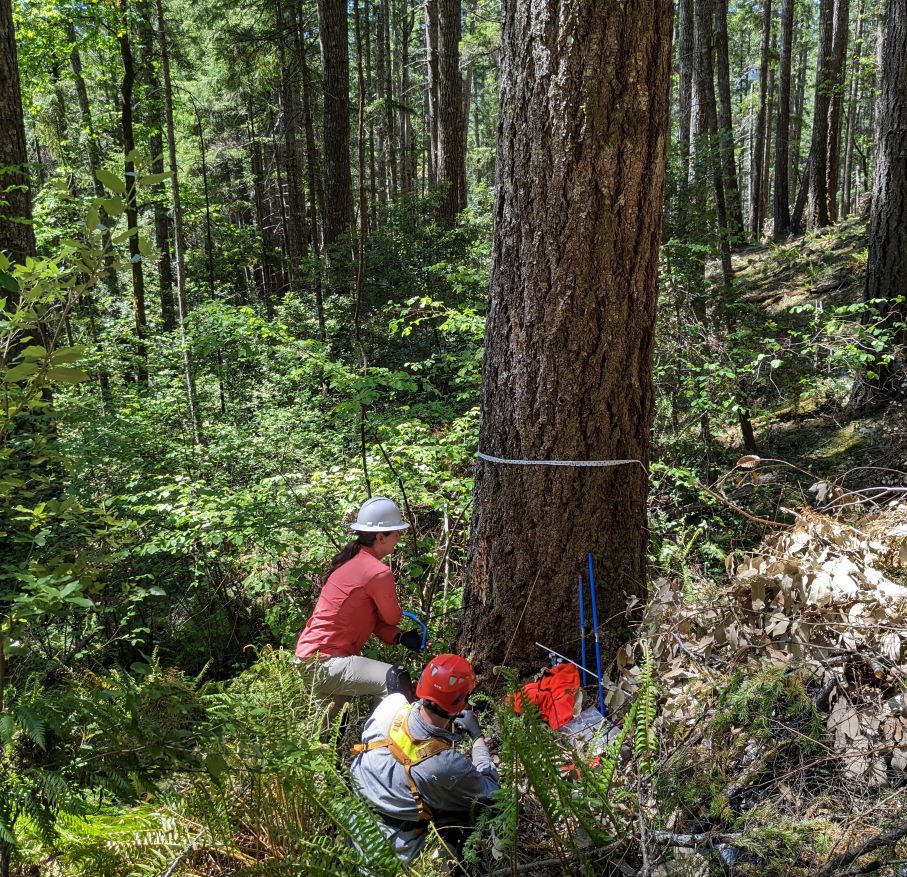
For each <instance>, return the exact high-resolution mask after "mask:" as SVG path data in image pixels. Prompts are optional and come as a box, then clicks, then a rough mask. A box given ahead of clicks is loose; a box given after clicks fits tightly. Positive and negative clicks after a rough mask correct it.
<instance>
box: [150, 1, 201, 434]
mask: <svg viewBox="0 0 907 877" xmlns="http://www.w3.org/2000/svg"><path fill="white" fill-rule="evenodd" d="M155 5H156V8H157V35H158V40H159V41H160V48H161V73H162V75H163V79H164V114H165V118H166V122H167V151H168V154H169V159H170V192H171V195H172V196H173V232H174V250H175V254H176V302H177V308H178V311H177V312H178V315H179V330H180V346H181V348H182V355H183V373H184V376H185V379H186V401H187V403H188V406H189V421H190V423H191V425H192V436H193V439H194V441H195V443H196V444H204V441H205V436H204V432H203V430H202V421H201V414H200V412H199V410H198V401H197V399H196V394H195V371H194V369H193V365H192V351H191V350H190V349H189V339H188V338H187V337H186V317H187V316H188V305H187V299H186V261H185V257H186V238H185V234H184V232H183V208H182V204H181V202H180V185H179V169H178V166H177V163H176V133H175V129H174V126H173V86H172V84H171V80H170V55H169V53H168V51H167V30H166V26H165V22H164V6H163V0H155Z"/></svg>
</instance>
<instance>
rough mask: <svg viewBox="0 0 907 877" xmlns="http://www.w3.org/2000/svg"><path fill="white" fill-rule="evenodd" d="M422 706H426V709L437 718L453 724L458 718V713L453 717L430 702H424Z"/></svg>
mask: <svg viewBox="0 0 907 877" xmlns="http://www.w3.org/2000/svg"><path fill="white" fill-rule="evenodd" d="M422 706H424V707H425V709H427V710H429V711H430V712H433V713H434V714H435V715H436V716H440V717H441V718H442V719H447V721H448V722H452V721H453V720H454V719H455V718H456V717H457V714H456V713H454V714H453V715H451V714H450V713H449V712H447V711H446V710H442V709H441V707H439V706H438V705H437V704H436V703H434V702H432V701H430V700H423V701H422Z"/></svg>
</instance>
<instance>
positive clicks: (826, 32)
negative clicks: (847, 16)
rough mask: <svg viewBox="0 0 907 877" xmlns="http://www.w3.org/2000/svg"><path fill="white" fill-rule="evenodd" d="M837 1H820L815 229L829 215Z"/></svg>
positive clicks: (812, 166) (813, 155) (812, 154)
mask: <svg viewBox="0 0 907 877" xmlns="http://www.w3.org/2000/svg"><path fill="white" fill-rule="evenodd" d="M833 6H834V0H819V51H818V60H817V61H816V94H815V99H814V101H813V132H812V138H811V140H810V146H809V218H810V223H811V225H812V226H813V227H814V228H825V226H827V225H828V223H829V216H828V179H827V176H826V174H827V169H828V125H827V123H826V120H827V119H828V88H829V67H828V65H829V55H830V54H831V47H832V19H833V12H834V9H833Z"/></svg>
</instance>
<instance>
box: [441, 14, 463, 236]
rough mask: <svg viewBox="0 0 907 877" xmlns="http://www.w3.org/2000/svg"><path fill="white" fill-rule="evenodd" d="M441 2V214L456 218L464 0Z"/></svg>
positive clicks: (459, 183)
mask: <svg viewBox="0 0 907 877" xmlns="http://www.w3.org/2000/svg"><path fill="white" fill-rule="evenodd" d="M437 2H438V35H439V40H438V182H439V183H441V184H442V185H444V186H445V189H444V198H443V200H442V201H441V206H440V210H439V213H438V215H439V217H440V218H441V219H442V220H444V221H446V222H453V221H454V220H456V218H457V214H459V212H460V211H461V210H463V209H465V207H466V119H465V117H464V116H463V77H462V76H461V75H460V48H459V46H460V31H461V23H460V15H461V6H460V2H461V0H437Z"/></svg>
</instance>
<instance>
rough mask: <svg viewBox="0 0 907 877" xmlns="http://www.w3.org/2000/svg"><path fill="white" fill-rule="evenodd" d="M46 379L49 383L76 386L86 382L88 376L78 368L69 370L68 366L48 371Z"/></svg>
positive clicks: (56, 367)
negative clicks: (54, 382)
mask: <svg viewBox="0 0 907 877" xmlns="http://www.w3.org/2000/svg"><path fill="white" fill-rule="evenodd" d="M47 377H48V379H49V380H51V381H57V383H60V384H78V383H79V382H81V381H87V380H88V375H87V374H86V373H85V372H83V371H82V369H80V368H70V367H69V366H65V365H60V366H55V367H54V368H52V369H49V370H48V372H47Z"/></svg>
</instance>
